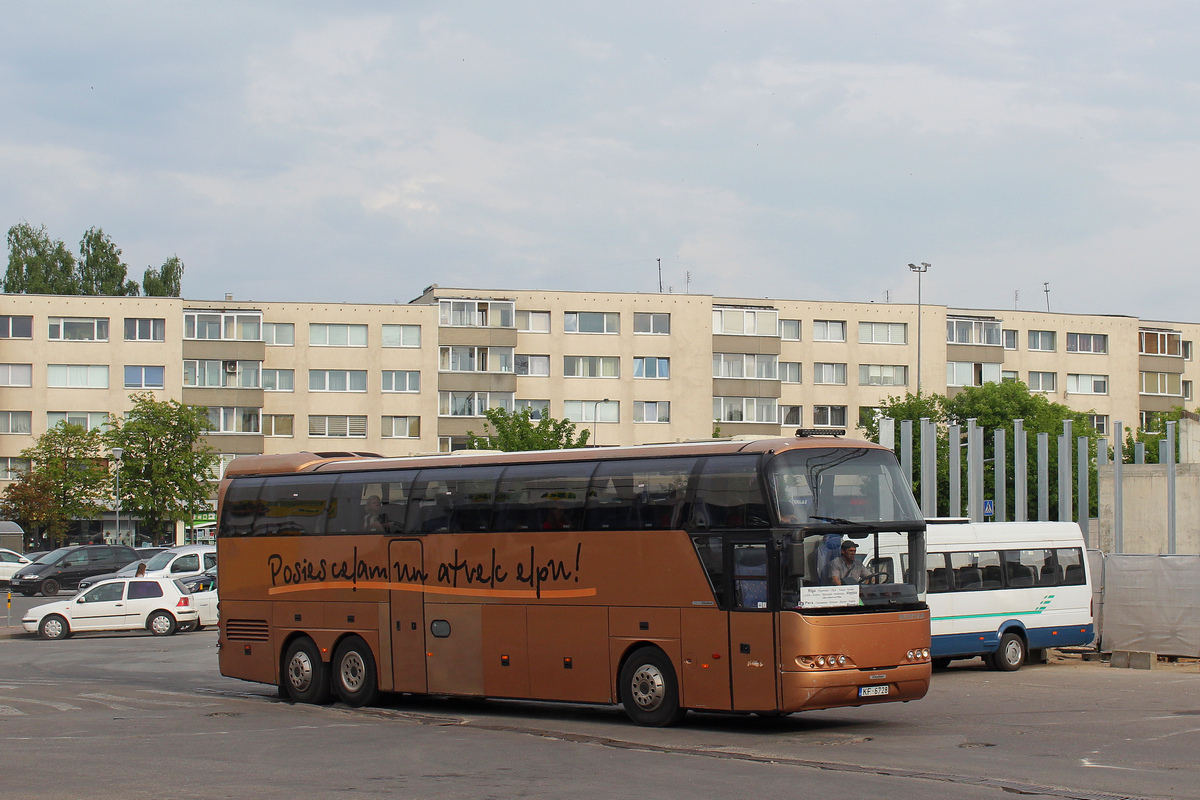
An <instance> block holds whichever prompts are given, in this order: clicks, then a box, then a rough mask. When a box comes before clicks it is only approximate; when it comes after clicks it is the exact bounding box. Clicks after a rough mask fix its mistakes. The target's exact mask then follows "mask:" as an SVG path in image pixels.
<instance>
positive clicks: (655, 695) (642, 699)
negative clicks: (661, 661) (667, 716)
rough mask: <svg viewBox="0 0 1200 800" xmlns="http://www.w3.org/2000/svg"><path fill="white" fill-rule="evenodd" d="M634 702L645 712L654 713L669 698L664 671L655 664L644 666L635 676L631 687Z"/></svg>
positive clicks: (639, 668)
mask: <svg viewBox="0 0 1200 800" xmlns="http://www.w3.org/2000/svg"><path fill="white" fill-rule="evenodd" d="M629 691H630V694H631V695H632V696H633V702H635V703H637V706H638V708H640V709H641V710H643V711H653V710H655V709H656V708H658V707H659V706H660V705H662V703H663V700H664V699H665V698H666V696H667V683H666V680H664V678H663V674H662V670H660V669H659V668H658V667H656V666H654V665H653V664H643V665H642V666H640V667H638V670H637V672H635V673H634V674H633V681H632V685H631V686H630V687H629Z"/></svg>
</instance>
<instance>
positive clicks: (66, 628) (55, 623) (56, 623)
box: [38, 614, 71, 639]
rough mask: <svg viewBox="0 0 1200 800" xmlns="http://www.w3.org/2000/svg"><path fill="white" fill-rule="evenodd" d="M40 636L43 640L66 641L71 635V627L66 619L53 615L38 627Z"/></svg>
mask: <svg viewBox="0 0 1200 800" xmlns="http://www.w3.org/2000/svg"><path fill="white" fill-rule="evenodd" d="M38 635H39V636H41V637H42V638H43V639H66V638H67V637H68V636H70V635H71V626H70V625H69V624H67V620H66V618H65V617H60V616H59V615H58V614H51V615H50V616H48V617H46V618H45V619H43V620H42V623H41V624H40V625H38Z"/></svg>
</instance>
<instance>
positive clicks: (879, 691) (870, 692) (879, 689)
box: [858, 685, 888, 697]
mask: <svg viewBox="0 0 1200 800" xmlns="http://www.w3.org/2000/svg"><path fill="white" fill-rule="evenodd" d="M887 693H888V687H887V686H886V685H885V686H860V687H858V696H859V697H877V696H879V695H883V694H887Z"/></svg>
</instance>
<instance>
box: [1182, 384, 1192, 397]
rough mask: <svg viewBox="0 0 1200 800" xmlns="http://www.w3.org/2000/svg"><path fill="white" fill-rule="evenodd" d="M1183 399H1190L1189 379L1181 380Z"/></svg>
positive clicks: (1190, 385)
mask: <svg viewBox="0 0 1200 800" xmlns="http://www.w3.org/2000/svg"><path fill="white" fill-rule="evenodd" d="M1183 399H1184V400H1191V399H1192V382H1191V381H1184V382H1183Z"/></svg>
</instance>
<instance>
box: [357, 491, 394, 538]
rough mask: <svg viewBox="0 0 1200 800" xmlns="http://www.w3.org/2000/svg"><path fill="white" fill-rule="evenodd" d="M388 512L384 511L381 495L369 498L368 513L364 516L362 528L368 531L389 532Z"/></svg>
mask: <svg viewBox="0 0 1200 800" xmlns="http://www.w3.org/2000/svg"><path fill="white" fill-rule="evenodd" d="M387 522H388V518H387V514H385V513H383V502H382V501H381V500H380V499H379V495H377V494H373V495H371V496H370V497H368V498H367V513H366V514H365V515H364V516H363V524H362V528H363V530H364V531H366V532H367V533H387Z"/></svg>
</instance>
